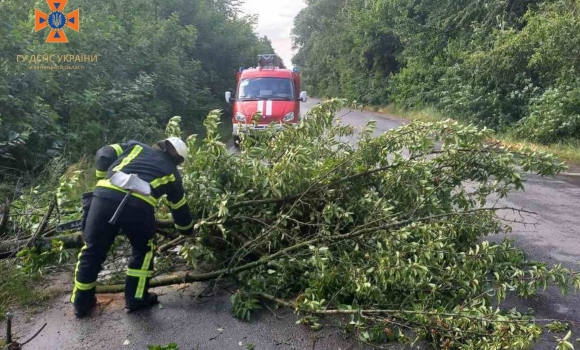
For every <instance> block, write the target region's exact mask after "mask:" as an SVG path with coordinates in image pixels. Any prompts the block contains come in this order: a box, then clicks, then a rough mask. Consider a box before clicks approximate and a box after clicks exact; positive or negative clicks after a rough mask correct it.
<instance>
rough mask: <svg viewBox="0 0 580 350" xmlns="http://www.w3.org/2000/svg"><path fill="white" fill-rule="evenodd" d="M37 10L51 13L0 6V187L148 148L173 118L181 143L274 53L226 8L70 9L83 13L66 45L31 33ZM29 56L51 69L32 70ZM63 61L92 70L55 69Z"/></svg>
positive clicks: (127, 4) (248, 21)
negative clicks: (50, 166)
mask: <svg viewBox="0 0 580 350" xmlns="http://www.w3.org/2000/svg"><path fill="white" fill-rule="evenodd" d="M35 8H38V9H39V10H41V11H43V12H47V11H48V6H47V4H46V2H45V1H31V0H24V1H18V2H16V1H2V2H0V12H1V13H2V21H1V23H0V159H1V162H2V165H1V168H0V176H2V178H4V177H5V176H7V175H8V174H9V173H10V174H11V175H14V174H16V173H17V171H18V170H31V169H36V168H38V167H40V166H42V165H44V164H46V162H47V161H48V160H49V159H51V158H53V157H56V156H59V157H61V156H63V157H65V158H67V159H73V160H75V161H76V160H78V159H79V158H80V157H82V156H85V155H87V154H93V153H94V152H95V151H96V149H98V147H100V146H101V145H103V144H106V143H107V142H117V141H118V140H127V139H131V138H134V139H139V140H149V139H152V138H154V137H157V136H160V134H161V131H162V130H163V126H164V125H165V123H166V122H167V121H168V120H169V118H171V117H173V116H176V115H179V116H182V118H183V119H182V120H183V122H184V128H185V130H186V131H187V132H188V133H193V132H199V131H203V128H202V122H203V119H204V118H205V116H207V113H208V112H209V111H210V110H211V109H214V108H226V106H225V104H224V103H223V102H222V100H223V99H222V98H221V96H222V94H223V92H224V91H225V90H227V89H231V88H232V87H233V85H234V84H235V72H236V71H237V70H238V67H240V66H250V65H255V62H256V59H257V58H256V55H257V54H258V53H270V52H274V50H273V48H272V45H271V42H270V40H269V39H268V38H267V37H259V36H258V35H257V34H256V33H255V32H254V30H253V25H254V23H255V20H256V19H255V18H254V17H251V16H242V15H241V13H240V12H239V10H238V7H237V2H236V1H232V0H170V1H164V2H159V1H153V0H139V1H127V0H121V1H114V2H108V1H94V0H91V1H89V0H74V1H69V2H68V4H67V7H66V8H65V10H64V12H65V13H68V12H70V11H72V10H75V9H77V8H79V9H80V11H81V12H80V32H79V33H76V32H74V31H72V30H70V29H66V30H65V33H66V35H67V37H68V39H69V43H68V44H50V43H46V42H45V40H46V37H47V34H48V32H47V31H48V30H47V29H45V30H41V31H39V32H35V31H34V9H35ZM19 55H20V56H28V58H29V59H28V61H26V62H23V61H22V59H17V58H18V56H19ZM32 55H35V56H37V55H39V57H43V56H45V57H51V55H55V56H52V60H51V61H54V62H51V61H42V63H31V62H30V56H32ZM62 55H74V56H75V57H76V56H77V55H81V57H83V56H84V55H87V56H91V57H92V56H97V61H96V62H88V63H87V62H85V63H82V64H81V63H65V62H60V63H59V62H58V59H57V58H58V57H59V56H62ZM19 61H20V62H19ZM35 61H36V59H35ZM37 65H43V66H51V67H53V68H57V66H60V65H68V66H74V65H77V66H78V65H83V66H84V69H67V70H60V69H34V68H33V67H34V66H37ZM31 68H32V69H31ZM19 146H23V147H19Z"/></svg>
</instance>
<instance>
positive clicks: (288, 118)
mask: <svg viewBox="0 0 580 350" xmlns="http://www.w3.org/2000/svg"><path fill="white" fill-rule="evenodd" d="M282 120H284V121H285V122H289V121H292V120H294V112H290V113H288V114H286V115H285V116H284V118H283V119H282Z"/></svg>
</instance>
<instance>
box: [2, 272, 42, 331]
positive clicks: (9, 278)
mask: <svg viewBox="0 0 580 350" xmlns="http://www.w3.org/2000/svg"><path fill="white" fill-rule="evenodd" d="M41 282H42V276H39V275H28V274H26V273H24V272H23V271H20V270H19V269H17V268H15V267H12V266H9V265H8V264H7V263H2V264H0V321H2V320H4V319H5V318H6V313H7V312H8V311H14V310H15V309H21V308H26V309H32V310H34V309H35V308H38V307H41V306H42V302H44V301H46V300H48V299H50V298H51V297H53V295H52V293H51V292H47V291H46V290H44V289H42V288H40V287H39V285H40V284H41Z"/></svg>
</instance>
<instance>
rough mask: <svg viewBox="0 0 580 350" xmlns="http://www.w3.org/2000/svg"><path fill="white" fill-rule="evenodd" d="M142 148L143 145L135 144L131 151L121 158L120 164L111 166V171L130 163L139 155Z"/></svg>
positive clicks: (119, 169)
mask: <svg viewBox="0 0 580 350" xmlns="http://www.w3.org/2000/svg"><path fill="white" fill-rule="evenodd" d="M142 150H143V147H141V146H139V145H137V146H135V148H133V150H132V151H131V153H129V155H128V156H127V157H125V158H123V160H122V161H121V164H119V165H117V166H116V167H114V168H113V171H121V170H122V169H123V168H124V167H125V166H126V165H127V164H129V163H131V161H132V160H133V159H135V158H137V156H138V155H139V153H141V151H142Z"/></svg>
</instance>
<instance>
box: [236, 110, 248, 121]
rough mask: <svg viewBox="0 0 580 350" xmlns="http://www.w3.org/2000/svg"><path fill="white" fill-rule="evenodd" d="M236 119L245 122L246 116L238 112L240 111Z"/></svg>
mask: <svg viewBox="0 0 580 350" xmlns="http://www.w3.org/2000/svg"><path fill="white" fill-rule="evenodd" d="M236 120H237V121H239V122H243V123H245V122H246V116H245V115H243V114H242V113H240V112H238V113H236Z"/></svg>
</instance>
